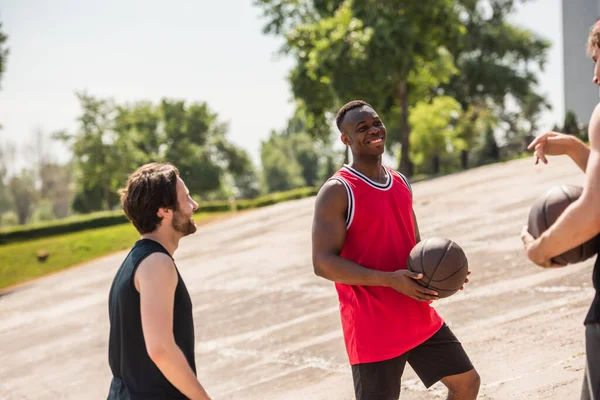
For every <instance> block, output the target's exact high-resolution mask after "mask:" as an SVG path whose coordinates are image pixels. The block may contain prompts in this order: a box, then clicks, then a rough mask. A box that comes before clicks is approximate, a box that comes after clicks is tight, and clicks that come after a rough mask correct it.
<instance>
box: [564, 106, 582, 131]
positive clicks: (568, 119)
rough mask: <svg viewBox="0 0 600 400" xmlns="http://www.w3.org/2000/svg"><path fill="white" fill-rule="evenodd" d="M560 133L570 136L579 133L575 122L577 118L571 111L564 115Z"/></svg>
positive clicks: (577, 124)
mask: <svg viewBox="0 0 600 400" xmlns="http://www.w3.org/2000/svg"><path fill="white" fill-rule="evenodd" d="M562 131H563V132H564V133H569V134H571V135H577V134H578V133H579V123H578V122H577V116H576V115H575V113H574V112H573V111H568V112H567V113H566V114H565V122H564V124H563V128H562Z"/></svg>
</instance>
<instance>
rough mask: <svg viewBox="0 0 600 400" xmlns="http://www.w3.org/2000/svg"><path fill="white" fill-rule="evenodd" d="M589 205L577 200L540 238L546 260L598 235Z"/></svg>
mask: <svg viewBox="0 0 600 400" xmlns="http://www.w3.org/2000/svg"><path fill="white" fill-rule="evenodd" d="M590 209H594V208H590V205H588V204H585V203H584V202H583V201H581V199H580V200H577V201H575V202H574V203H572V204H571V205H570V206H569V207H568V208H567V209H566V210H565V211H564V212H563V214H562V215H561V216H560V217H559V218H558V220H557V221H556V222H555V223H554V225H552V226H551V227H550V229H548V230H547V231H546V232H544V233H543V234H542V235H541V237H540V241H539V242H540V243H539V245H540V246H541V249H540V250H541V251H542V253H543V254H544V255H545V258H546V259H550V258H553V257H556V256H558V255H560V254H562V253H564V252H565V251H568V250H571V249H573V248H575V247H577V246H579V245H580V244H582V243H585V242H586V241H588V240H589V239H591V238H593V237H594V236H596V235H597V234H598V226H597V218H595V217H594V216H593V215H590Z"/></svg>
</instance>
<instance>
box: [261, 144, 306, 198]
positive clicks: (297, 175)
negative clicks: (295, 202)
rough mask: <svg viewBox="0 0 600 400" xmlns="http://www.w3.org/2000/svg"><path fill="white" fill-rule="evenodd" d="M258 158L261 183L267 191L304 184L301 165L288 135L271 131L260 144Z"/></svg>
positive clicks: (278, 190) (297, 186)
mask: <svg viewBox="0 0 600 400" xmlns="http://www.w3.org/2000/svg"><path fill="white" fill-rule="evenodd" d="M260 159H261V164H262V169H263V183H264V187H265V188H266V189H267V192H280V191H284V190H290V189H295V188H299V187H303V186H306V181H305V180H304V177H303V176H302V166H301V165H300V163H299V162H298V159H297V158H296V157H295V154H294V148H293V146H292V143H291V140H289V137H288V136H285V135H284V134H280V133H276V132H271V136H270V137H269V138H268V139H267V140H266V141H264V142H262V144H261V149H260Z"/></svg>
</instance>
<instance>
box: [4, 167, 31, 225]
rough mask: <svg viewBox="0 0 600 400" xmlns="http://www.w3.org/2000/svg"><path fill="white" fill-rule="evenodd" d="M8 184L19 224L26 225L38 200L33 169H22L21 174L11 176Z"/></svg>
mask: <svg viewBox="0 0 600 400" xmlns="http://www.w3.org/2000/svg"><path fill="white" fill-rule="evenodd" d="M8 186H9V188H10V193H11V195H12V198H13V201H14V205H15V210H16V212H17V217H18V219H19V224H20V225H24V224H26V223H27V221H28V220H29V217H31V213H32V212H33V207H34V205H35V202H36V200H37V191H36V189H35V176H34V173H33V171H31V170H26V169H23V170H21V172H20V174H18V175H14V176H13V177H11V178H10V180H9V183H8Z"/></svg>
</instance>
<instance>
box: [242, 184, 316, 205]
mask: <svg viewBox="0 0 600 400" xmlns="http://www.w3.org/2000/svg"><path fill="white" fill-rule="evenodd" d="M318 191H319V188H316V187H303V188H298V189H294V190H289V191H287V192H276V193H271V194H268V195H265V196H261V197H259V198H256V199H254V200H240V201H238V202H237V203H236V204H235V208H236V209H237V210H247V209H251V208H260V207H265V206H269V205H272V204H276V203H281V202H284V201H290V200H297V199H303V198H305V197H311V196H315V195H316V194H317V193H318Z"/></svg>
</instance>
